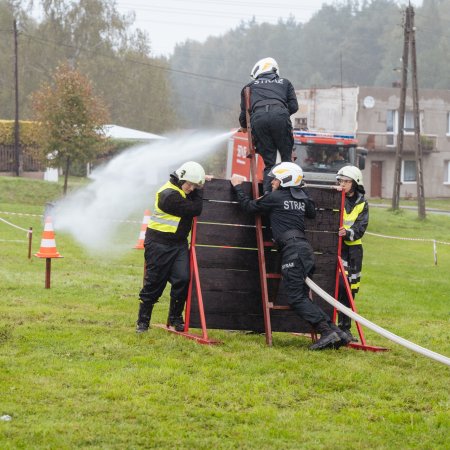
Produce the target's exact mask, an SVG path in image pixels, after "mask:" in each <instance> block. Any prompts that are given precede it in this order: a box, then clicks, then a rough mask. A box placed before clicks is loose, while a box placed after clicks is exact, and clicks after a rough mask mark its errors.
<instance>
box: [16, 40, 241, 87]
mask: <svg viewBox="0 0 450 450" xmlns="http://www.w3.org/2000/svg"><path fill="white" fill-rule="evenodd" d="M22 34H23V35H24V36H27V37H28V38H30V39H33V40H34V41H36V42H38V43H44V44H51V45H54V46H57V47H65V48H71V49H76V50H81V51H84V52H86V53H93V54H96V55H100V56H103V57H105V58H109V59H114V60H121V61H126V62H128V63H131V64H137V65H141V66H145V67H152V68H154V69H159V70H164V71H167V72H172V73H177V74H181V75H187V76H191V77H196V78H200V79H206V80H211V81H221V82H224V83H230V84H232V85H239V86H241V84H242V82H240V81H236V80H230V79H226V78H220V77H213V76H210V75H203V74H199V73H195V72H188V71H186V70H179V69H173V68H170V67H164V66H159V65H157V64H153V63H149V62H144V61H138V60H135V59H131V58H128V57H120V58H119V57H118V56H115V55H114V56H113V55H107V54H105V53H102V52H100V51H99V50H91V49H87V48H80V47H78V46H75V45H72V44H65V43H60V42H54V41H49V40H47V39H43V38H40V37H38V36H33V35H31V34H28V33H22Z"/></svg>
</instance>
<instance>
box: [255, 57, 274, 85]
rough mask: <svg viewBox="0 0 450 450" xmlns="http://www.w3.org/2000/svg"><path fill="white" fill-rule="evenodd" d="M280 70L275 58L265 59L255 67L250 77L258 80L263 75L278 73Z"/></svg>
mask: <svg viewBox="0 0 450 450" xmlns="http://www.w3.org/2000/svg"><path fill="white" fill-rule="evenodd" d="M278 70H279V69H278V63H277V62H276V61H275V60H274V59H273V58H263V59H260V60H259V61H258V62H257V63H256V64H255V65H254V66H253V69H252V71H251V72H250V76H251V77H252V78H253V79H254V80H256V79H257V78H258V77H259V76H260V75H261V74H263V73H268V72H273V73H278ZM278 75H279V73H278Z"/></svg>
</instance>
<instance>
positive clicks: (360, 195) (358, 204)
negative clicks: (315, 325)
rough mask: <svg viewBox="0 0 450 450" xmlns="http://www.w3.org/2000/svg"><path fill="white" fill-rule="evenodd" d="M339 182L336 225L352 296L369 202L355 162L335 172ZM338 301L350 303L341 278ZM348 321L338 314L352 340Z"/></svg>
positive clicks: (358, 279)
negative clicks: (341, 201)
mask: <svg viewBox="0 0 450 450" xmlns="http://www.w3.org/2000/svg"><path fill="white" fill-rule="evenodd" d="M336 178H337V180H338V183H339V185H340V186H341V188H342V190H343V191H344V192H345V210H344V222H343V226H342V227H341V228H340V229H339V236H341V237H342V251H341V257H342V262H343V264H344V268H345V272H346V275H347V279H348V282H349V285H350V288H351V291H352V296H353V298H355V295H356V294H357V292H358V291H359V283H360V280H361V269H362V261H363V247H362V241H361V238H362V237H363V236H364V233H365V232H366V229H367V225H368V224H369V204H368V203H367V200H366V199H365V198H364V194H365V190H364V185H363V178H362V173H361V171H360V170H359V169H358V168H357V167H355V166H344V167H342V169H340V170H339V172H338V173H337V175H336ZM338 299H339V301H340V302H341V303H343V304H344V305H345V306H347V307H350V302H349V300H348V297H347V293H346V290H345V287H344V283H343V282H342V280H341V283H340V285H339V297H338ZM351 324H352V321H351V319H350V317H348V316H346V315H345V314H344V313H341V312H339V314H338V325H339V328H341V329H342V330H343V331H345V332H346V333H347V334H348V336H349V337H350V338H351V339H352V340H353V341H356V340H357V339H356V338H354V337H353V335H352V333H351V331H350V328H351Z"/></svg>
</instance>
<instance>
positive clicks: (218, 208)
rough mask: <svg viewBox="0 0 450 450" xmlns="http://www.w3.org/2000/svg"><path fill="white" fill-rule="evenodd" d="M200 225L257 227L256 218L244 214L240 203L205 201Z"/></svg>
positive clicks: (199, 220)
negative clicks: (219, 224)
mask: <svg viewBox="0 0 450 450" xmlns="http://www.w3.org/2000/svg"><path fill="white" fill-rule="evenodd" d="M198 222H199V223H208V222H212V223H224V224H238V225H255V216H254V215H253V214H248V213H246V212H244V211H243V210H242V209H241V207H240V206H239V204H238V203H236V202H235V203H229V202H222V201H220V202H218V201H215V200H204V201H203V211H202V214H201V215H200V216H199V218H198Z"/></svg>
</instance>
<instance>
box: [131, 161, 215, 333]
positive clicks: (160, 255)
mask: <svg viewBox="0 0 450 450" xmlns="http://www.w3.org/2000/svg"><path fill="white" fill-rule="evenodd" d="M208 179H209V177H208ZM204 183H205V171H204V170H203V167H202V166H201V165H200V164H198V163H196V162H193V161H189V162H186V163H184V164H183V165H182V166H181V167H180V168H178V169H177V170H175V172H173V173H172V174H171V175H170V180H169V181H168V182H167V183H165V184H164V185H163V186H162V187H161V188H160V189H159V190H158V192H157V193H156V198H155V206H154V208H153V214H152V215H151V217H150V220H149V223H148V228H147V231H146V233H145V241H144V247H145V252H144V257H145V263H146V270H145V276H144V286H143V288H142V289H141V291H140V293H139V298H140V304H139V315H138V319H137V323H136V332H137V333H142V332H144V331H147V330H148V328H149V326H150V319H151V316H152V311H153V306H154V305H155V303H156V302H157V301H158V299H159V297H160V296H161V295H162V293H163V291H164V288H165V287H166V285H167V282H170V284H171V291H170V308H169V319H168V324H169V325H170V326H173V327H174V328H175V330H177V331H183V330H184V320H183V310H184V304H185V302H186V297H187V292H188V287H189V280H190V265H189V246H188V240H187V237H188V235H189V233H190V231H191V228H192V220H193V218H194V217H195V216H198V215H200V213H201V212H202V207H203V192H202V187H203V185H204Z"/></svg>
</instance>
